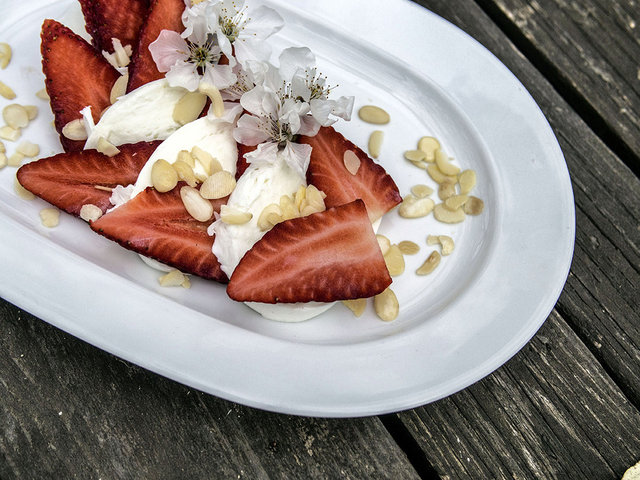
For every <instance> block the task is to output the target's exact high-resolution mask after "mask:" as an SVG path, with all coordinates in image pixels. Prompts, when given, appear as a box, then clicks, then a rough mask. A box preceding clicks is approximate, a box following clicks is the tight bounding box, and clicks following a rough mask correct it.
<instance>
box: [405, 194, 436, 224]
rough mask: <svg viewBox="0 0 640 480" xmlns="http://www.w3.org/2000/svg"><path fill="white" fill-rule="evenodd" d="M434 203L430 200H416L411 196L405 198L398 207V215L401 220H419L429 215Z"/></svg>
mask: <svg viewBox="0 0 640 480" xmlns="http://www.w3.org/2000/svg"><path fill="white" fill-rule="evenodd" d="M434 205H435V202H434V201H433V200H431V199H430V198H418V197H415V196H414V195H413V194H409V195H407V196H406V197H405V199H404V200H403V202H402V203H401V204H400V206H399V207H398V214H399V215H400V216H401V217H403V218H421V217H426V216H427V215H429V214H430V213H431V211H432V210H433V207H434Z"/></svg>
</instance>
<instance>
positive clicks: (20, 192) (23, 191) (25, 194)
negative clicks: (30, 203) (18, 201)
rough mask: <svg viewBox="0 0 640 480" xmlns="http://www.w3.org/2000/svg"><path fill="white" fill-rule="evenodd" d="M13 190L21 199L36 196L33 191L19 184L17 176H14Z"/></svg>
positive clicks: (29, 198)
mask: <svg viewBox="0 0 640 480" xmlns="http://www.w3.org/2000/svg"><path fill="white" fill-rule="evenodd" d="M13 190H14V191H15V192H16V193H17V194H18V196H19V197H20V198H22V199H23V200H33V199H34V198H36V196H35V195H34V194H33V193H31V192H30V191H29V190H27V189H26V188H24V187H23V186H22V185H21V184H20V182H19V181H18V179H17V178H15V179H14V181H13Z"/></svg>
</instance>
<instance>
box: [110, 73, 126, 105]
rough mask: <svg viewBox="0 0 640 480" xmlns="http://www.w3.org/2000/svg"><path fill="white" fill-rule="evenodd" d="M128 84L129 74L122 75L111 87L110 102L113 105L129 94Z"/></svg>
mask: <svg viewBox="0 0 640 480" xmlns="http://www.w3.org/2000/svg"><path fill="white" fill-rule="evenodd" d="M127 82H129V74H124V75H121V76H120V77H119V78H118V79H117V80H116V81H115V82H114V84H113V87H111V93H110V94H109V101H110V102H111V104H112V105H113V104H114V103H116V100H118V98H120V97H122V96H123V95H124V94H125V93H127Z"/></svg>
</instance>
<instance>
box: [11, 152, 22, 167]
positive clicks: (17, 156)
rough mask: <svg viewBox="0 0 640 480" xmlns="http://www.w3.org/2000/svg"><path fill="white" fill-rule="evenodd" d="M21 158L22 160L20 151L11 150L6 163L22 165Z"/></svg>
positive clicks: (13, 165)
mask: <svg viewBox="0 0 640 480" xmlns="http://www.w3.org/2000/svg"><path fill="white" fill-rule="evenodd" d="M23 160H24V155H23V154H21V153H20V152H13V153H12V154H11V155H9V158H8V160H7V164H8V165H9V166H10V167H19V166H20V165H22V162H23Z"/></svg>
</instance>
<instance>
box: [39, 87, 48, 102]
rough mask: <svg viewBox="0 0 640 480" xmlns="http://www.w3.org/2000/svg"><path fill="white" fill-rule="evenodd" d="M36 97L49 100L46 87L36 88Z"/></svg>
mask: <svg viewBox="0 0 640 480" xmlns="http://www.w3.org/2000/svg"><path fill="white" fill-rule="evenodd" d="M36 97H38V98H39V99H40V100H46V101H47V102H48V101H49V100H50V98H49V94H48V93H47V89H46V88H43V89H40V90H38V91H37V92H36Z"/></svg>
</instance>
